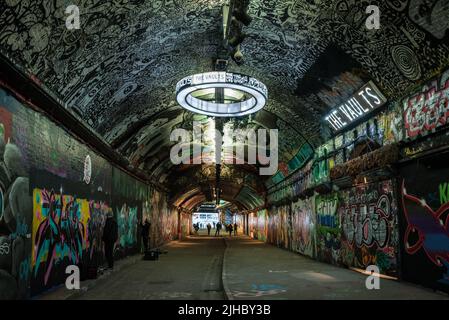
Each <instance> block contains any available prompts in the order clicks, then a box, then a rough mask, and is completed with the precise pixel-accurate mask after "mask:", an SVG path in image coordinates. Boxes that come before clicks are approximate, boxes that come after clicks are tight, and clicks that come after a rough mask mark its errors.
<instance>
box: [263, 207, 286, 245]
mask: <svg viewBox="0 0 449 320" xmlns="http://www.w3.org/2000/svg"><path fill="white" fill-rule="evenodd" d="M290 232H291V221H290V206H280V207H272V209H271V210H270V214H269V215H268V232H267V242H269V243H271V244H274V245H276V246H278V247H281V248H285V249H289V248H290Z"/></svg>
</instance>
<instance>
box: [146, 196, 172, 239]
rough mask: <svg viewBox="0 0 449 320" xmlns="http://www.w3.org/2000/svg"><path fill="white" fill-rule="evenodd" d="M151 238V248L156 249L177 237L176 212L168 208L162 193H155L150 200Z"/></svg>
mask: <svg viewBox="0 0 449 320" xmlns="http://www.w3.org/2000/svg"><path fill="white" fill-rule="evenodd" d="M151 203H152V212H151V236H150V243H151V246H152V247H158V246H161V245H163V244H164V243H167V242H168V241H171V240H174V239H176V238H177V236H178V212H177V211H176V210H175V209H174V208H169V207H168V203H167V199H166V197H165V195H164V194H163V193H160V192H158V191H155V192H154V193H153V195H152V198H151Z"/></svg>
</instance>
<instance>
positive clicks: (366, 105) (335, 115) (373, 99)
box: [325, 81, 387, 131]
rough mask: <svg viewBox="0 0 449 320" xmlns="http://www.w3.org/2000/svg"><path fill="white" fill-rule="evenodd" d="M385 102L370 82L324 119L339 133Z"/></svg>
mask: <svg viewBox="0 0 449 320" xmlns="http://www.w3.org/2000/svg"><path fill="white" fill-rule="evenodd" d="M386 102H387V99H386V98H385V97H384V95H383V94H382V93H381V92H380V90H379V89H378V88H377V87H376V85H375V84H374V83H373V82H372V81H370V82H368V83H367V84H365V85H364V86H363V87H362V88H361V89H359V90H358V91H357V92H356V93H355V94H353V95H352V97H351V98H350V99H349V100H347V101H346V102H344V103H343V104H341V105H339V106H338V107H337V108H335V109H333V110H332V111H331V112H330V113H329V114H328V115H327V116H326V118H325V119H326V121H327V122H328V123H329V125H330V126H331V128H332V129H333V130H334V131H340V130H343V129H344V128H346V127H347V126H348V125H350V124H352V123H354V122H356V121H357V120H359V119H361V118H363V117H364V116H365V115H366V114H368V113H370V112H372V111H373V110H376V109H378V108H380V107H381V106H383V105H384V104H385V103H386Z"/></svg>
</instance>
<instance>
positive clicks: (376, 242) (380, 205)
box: [339, 180, 398, 276]
mask: <svg viewBox="0 0 449 320" xmlns="http://www.w3.org/2000/svg"><path fill="white" fill-rule="evenodd" d="M340 197H341V199H342V201H341V205H340V207H339V215H340V218H341V224H342V232H343V233H342V250H341V260H342V263H343V264H345V265H346V266H349V267H358V268H362V269H366V267H367V266H369V265H377V266H378V267H379V270H380V272H381V273H385V274H389V275H392V276H396V275H397V271H398V270H397V268H398V266H397V253H398V234H397V225H398V219H397V204H396V201H395V197H394V193H393V182H392V181H390V180H387V181H383V182H379V183H373V184H365V185H361V186H358V187H354V188H351V189H349V190H347V191H344V192H342V193H341V195H340Z"/></svg>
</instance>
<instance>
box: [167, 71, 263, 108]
mask: <svg viewBox="0 0 449 320" xmlns="http://www.w3.org/2000/svg"><path fill="white" fill-rule="evenodd" d="M217 97H220V100H223V101H216V98H217ZM267 99H268V89H267V87H266V86H265V84H263V83H262V82H260V81H259V80H257V79H255V78H252V77H249V76H246V75H243V74H238V73H231V72H224V71H213V72H205V73H199V74H194V75H191V76H188V77H185V78H183V79H181V80H180V81H179V82H178V83H177V84H176V101H177V102H178V103H179V105H180V106H181V107H183V108H185V109H187V110H189V111H192V112H194V113H199V114H204V115H208V116H215V117H231V116H234V117H237V116H244V115H248V114H251V113H254V112H257V111H259V110H260V109H262V108H263V107H264V106H265V104H266V103H267Z"/></svg>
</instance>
